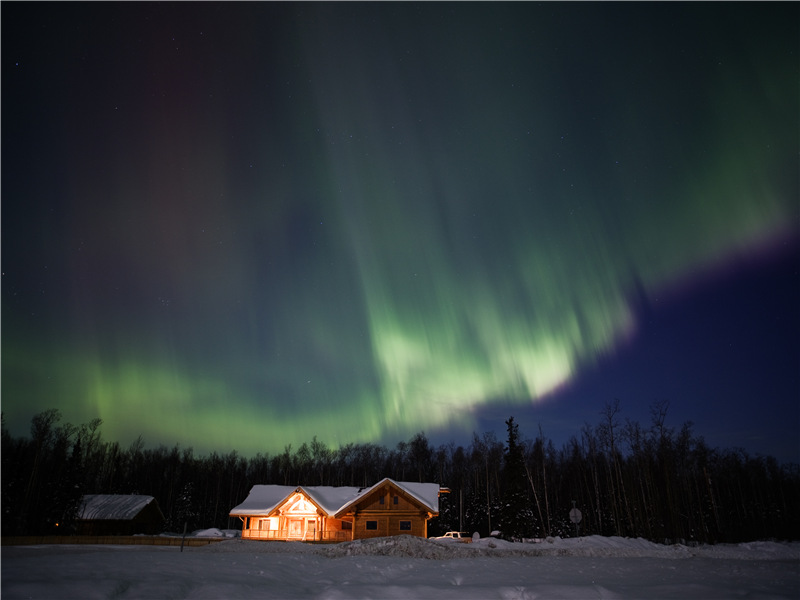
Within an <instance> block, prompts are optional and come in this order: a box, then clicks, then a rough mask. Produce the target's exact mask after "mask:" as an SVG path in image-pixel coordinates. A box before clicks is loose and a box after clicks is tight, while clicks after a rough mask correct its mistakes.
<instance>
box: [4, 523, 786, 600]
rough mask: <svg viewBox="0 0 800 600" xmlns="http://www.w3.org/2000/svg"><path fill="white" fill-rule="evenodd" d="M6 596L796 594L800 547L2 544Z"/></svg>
mask: <svg viewBox="0 0 800 600" xmlns="http://www.w3.org/2000/svg"><path fill="white" fill-rule="evenodd" d="M2 597H3V599H4V600H8V599H12V600H13V599H22V598H33V599H37V598H41V599H48V600H50V599H53V600H55V599H61V598H63V599H73V598H75V599H78V598H81V599H87V600H92V599H112V598H113V599H117V598H118V599H184V598H187V599H188V598H191V599H223V598H225V599H228V598H230V599H233V598H236V599H256V598H275V599H294V598H312V599H316V600H350V599H371V598H374V599H376V600H379V599H381V600H383V599H385V600H400V599H402V600H406V599H422V600H425V599H428V598H430V599H431V600H433V599H437V600H438V599H444V600H449V599H453V600H455V599H458V600H489V599H494V598H497V599H500V600H512V599H520V600H522V599H524V600H532V599H544V598H548V599H572V600H585V599H590V598H620V599H633V598H636V599H646V598H655V599H664V600H669V599H673V598H674V599H676V600H677V599H680V600H693V599H698V600H699V599H710V600H716V599H720V600H721V599H729V598H748V599H759V600H761V599H796V598H798V597H800V544H798V543H791V544H782V543H774V542H758V543H752V544H739V545H727V546H700V547H697V548H687V547H685V546H661V545H658V544H653V543H651V542H647V541H645V540H628V539H623V538H603V537H599V536H592V537H588V538H577V539H569V540H561V539H558V538H556V539H553V540H552V542H546V541H545V542H542V543H540V544H511V543H509V542H505V541H502V540H493V539H485V540H480V541H479V542H478V543H476V544H462V543H458V542H444V541H438V540H437V541H434V540H424V539H420V538H413V537H410V536H399V537H395V538H379V539H375V540H363V541H356V542H348V543H343V544H335V545H311V544H302V543H281V542H255V541H249V540H241V539H228V540H225V541H222V542H219V543H215V544H211V545H209V546H202V547H196V548H184V551H183V552H182V553H181V552H180V548H178V547H174V546H67V545H64V546H18V547H9V546H6V547H3V549H2Z"/></svg>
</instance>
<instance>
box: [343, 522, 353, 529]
mask: <svg viewBox="0 0 800 600" xmlns="http://www.w3.org/2000/svg"><path fill="white" fill-rule="evenodd" d="M352 529H353V524H352V523H351V522H350V521H342V531H351V530H352Z"/></svg>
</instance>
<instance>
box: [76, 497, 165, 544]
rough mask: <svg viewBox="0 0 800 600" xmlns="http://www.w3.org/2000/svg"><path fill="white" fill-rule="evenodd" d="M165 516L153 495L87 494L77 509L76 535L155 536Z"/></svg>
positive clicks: (159, 530)
mask: <svg viewBox="0 0 800 600" xmlns="http://www.w3.org/2000/svg"><path fill="white" fill-rule="evenodd" d="M163 525H164V515H163V514H162V513H161V509H160V508H159V506H158V502H157V501H156V499H155V498H153V497H152V496H144V495H140V494H131V495H122V494H87V495H85V496H83V497H82V498H81V503H80V508H79V509H78V534H79V535H134V534H137V533H143V534H150V535H153V534H157V533H160V532H161V528H162V527H163Z"/></svg>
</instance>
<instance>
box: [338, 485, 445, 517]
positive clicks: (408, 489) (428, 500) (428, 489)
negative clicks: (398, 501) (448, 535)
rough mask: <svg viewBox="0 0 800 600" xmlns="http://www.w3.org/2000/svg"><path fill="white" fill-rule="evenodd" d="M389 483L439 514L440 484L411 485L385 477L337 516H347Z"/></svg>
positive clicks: (346, 505) (342, 508) (345, 505)
mask: <svg viewBox="0 0 800 600" xmlns="http://www.w3.org/2000/svg"><path fill="white" fill-rule="evenodd" d="M387 483H388V484H389V485H390V486H392V487H394V488H395V489H397V490H400V491H402V492H404V493H405V494H406V495H408V496H410V497H411V498H412V499H414V500H415V501H416V502H417V503H419V504H420V505H421V507H422V508H426V509H427V510H428V511H429V512H432V513H435V514H438V513H439V484H438V483H409V482H405V481H395V480H394V479H389V478H388V477H385V478H383V479H381V480H380V481H379V482H378V483H376V484H375V485H373V486H371V487H369V488H366V489H364V490H362V491H361V492H360V493H359V494H358V495H357V496H356V497H355V498H352V499H351V500H350V501H349V502H347V503H346V504H344V505H343V506H342V507H341V508H340V509H339V510H338V511H337V512H336V515H335V516H336V517H340V516H341V515H343V514H345V513H346V512H347V511H348V510H350V509H351V508H352V507H353V506H355V505H356V504H357V503H358V502H361V501H362V500H364V499H365V498H367V497H368V496H370V495H371V494H372V493H373V492H375V491H376V490H378V489H380V488H381V487H383V486H384V485H385V484H387Z"/></svg>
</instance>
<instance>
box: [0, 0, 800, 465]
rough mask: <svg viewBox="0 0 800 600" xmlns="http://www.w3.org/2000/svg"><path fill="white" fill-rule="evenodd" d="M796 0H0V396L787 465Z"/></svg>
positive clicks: (17, 406)
mask: <svg viewBox="0 0 800 600" xmlns="http://www.w3.org/2000/svg"><path fill="white" fill-rule="evenodd" d="M798 22H800V5H798V4H797V3H778V4H768V3H757V4H743V3H733V4H728V3H709V4H702V3H690V4H676V3H659V4H654V3H645V4H637V3H624V4H606V3H596V4H581V3H568V4H561V3H545V4H541V5H537V4H528V3H512V4H495V3H492V4H483V3H468V4H461V3H444V4H433V3H426V4H386V3H379V4H361V3H341V4H339V3H326V4H312V3H292V4H275V3H245V4H217V3H202V4H194V3H178V4H163V3H158V4H150V3H110V4H103V3H81V4H76V5H70V4H66V5H65V4H61V3H59V4H57V5H54V4H44V3H7V2H6V3H3V5H2V411H3V415H4V418H5V421H6V425H7V426H8V428H9V429H10V431H11V432H12V433H13V434H15V435H28V431H29V424H30V419H31V417H32V416H33V414H35V413H36V412H39V411H41V410H44V409H47V408H51V407H55V408H59V409H60V410H61V411H62V413H63V416H64V420H65V421H69V422H72V423H75V424H78V423H83V422H87V421H89V420H90V419H92V418H94V417H100V418H102V419H103V422H104V424H103V427H102V433H103V436H104V438H105V439H107V440H113V441H119V442H120V443H121V444H123V446H125V447H127V444H129V443H130V442H131V441H132V440H133V439H135V438H136V437H137V436H138V435H140V434H141V435H142V436H143V437H144V441H145V443H146V444H147V445H149V446H155V445H158V444H165V445H167V446H172V445H174V444H176V443H177V444H180V445H181V447H184V448H186V447H193V448H194V449H195V451H197V452H203V453H205V452H210V451H218V452H225V453H227V452H229V451H230V450H233V449H236V450H237V451H239V452H240V453H242V454H244V455H254V454H255V453H256V452H269V453H274V452H280V451H282V450H283V448H284V446H285V445H287V444H292V445H293V448H297V447H298V446H299V445H300V444H301V443H302V442H304V441H306V442H310V441H311V438H312V437H313V436H315V435H316V436H317V437H318V439H319V440H322V441H323V442H326V443H328V444H330V445H332V446H337V445H339V444H344V443H348V442H375V443H379V444H384V445H387V446H390V447H393V446H394V445H395V444H396V443H397V442H398V441H400V440H407V439H408V438H409V437H410V436H411V435H413V434H414V433H417V432H419V431H424V432H425V433H426V435H427V436H428V438H429V439H430V440H431V441H432V442H434V443H447V442H449V441H451V440H452V441H455V442H456V443H463V444H466V443H468V442H469V441H470V439H471V435H472V432H473V431H476V432H478V433H483V432H485V431H495V432H496V433H497V435H498V439H500V440H504V439H505V425H504V421H505V420H506V419H507V418H508V417H509V416H511V415H513V416H514V417H515V420H516V421H517V422H518V423H519V424H520V430H521V433H522V434H523V435H524V436H526V437H529V438H532V437H535V436H536V435H538V427H539V425H540V424H541V426H542V431H543V433H544V434H545V435H546V436H547V437H548V438H550V439H553V440H554V442H555V443H556V445H557V447H560V445H561V444H562V443H564V442H566V440H567V439H568V438H569V436H571V435H577V436H580V431H581V428H582V426H583V425H584V423H590V424H597V423H598V422H599V421H600V411H601V409H602V408H603V406H604V405H605V404H606V403H608V402H612V401H613V400H614V399H619V401H620V407H621V409H622V412H621V414H620V416H619V417H620V422H621V424H624V420H625V418H630V419H632V420H637V421H639V422H640V423H641V424H642V425H645V426H648V425H649V419H650V417H649V407H650V405H651V404H653V403H654V402H656V401H660V400H667V401H669V403H670V409H669V413H668V419H667V421H668V423H669V424H671V425H673V426H675V427H680V425H681V424H682V423H683V422H684V421H687V420H691V421H693V422H694V424H695V428H694V431H695V433H696V434H699V435H703V436H704V437H705V439H706V442H707V443H708V444H709V445H711V446H719V447H722V448H729V447H742V448H744V449H745V450H746V451H747V452H748V453H751V454H764V455H774V456H776V457H778V458H779V459H781V460H790V461H794V462H800V441H798V431H799V430H800V308H798V307H800V202H799V201H798V197H799V196H798V147H799V146H798V112H800V111H799V110H798V106H800V104H799V103H798V81H800V71H799V69H798V64H799V59H798V52H799V45H798Z"/></svg>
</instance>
